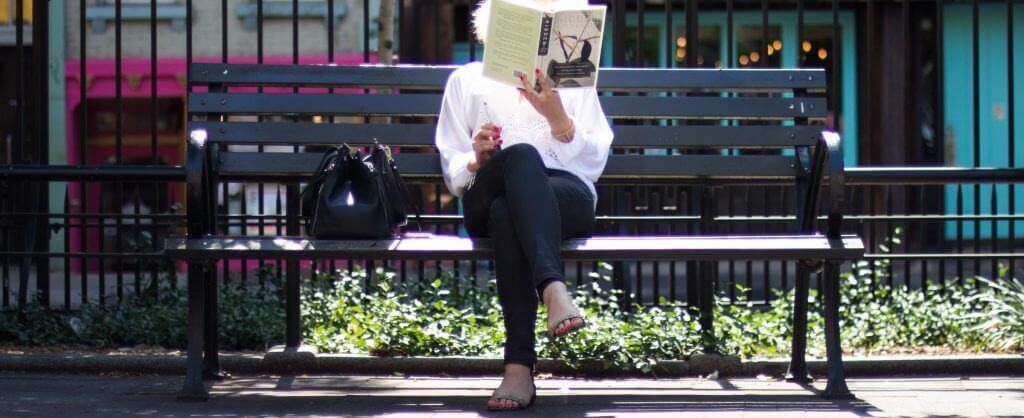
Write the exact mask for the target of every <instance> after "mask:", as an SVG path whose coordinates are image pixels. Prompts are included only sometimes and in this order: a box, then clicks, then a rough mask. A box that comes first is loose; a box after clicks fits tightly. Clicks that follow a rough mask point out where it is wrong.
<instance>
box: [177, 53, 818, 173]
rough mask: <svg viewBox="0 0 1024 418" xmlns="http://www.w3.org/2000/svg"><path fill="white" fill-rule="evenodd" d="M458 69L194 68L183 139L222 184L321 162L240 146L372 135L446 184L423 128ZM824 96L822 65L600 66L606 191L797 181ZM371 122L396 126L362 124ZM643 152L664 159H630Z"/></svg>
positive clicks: (307, 169)
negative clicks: (202, 136)
mask: <svg viewBox="0 0 1024 418" xmlns="http://www.w3.org/2000/svg"><path fill="white" fill-rule="evenodd" d="M455 68H456V67H452V66H433V67H427V66H394V67H385V66H321V65H252V64H192V66H191V69H190V77H191V78H190V80H189V83H190V86H192V87H193V91H194V92H193V93H190V94H189V97H188V112H189V131H190V132H191V131H193V130H195V129H204V130H205V131H206V132H207V135H208V136H207V141H208V143H209V144H211V145H212V149H214V150H215V153H216V157H215V158H214V159H213V160H212V164H213V167H211V168H212V170H213V172H214V173H216V175H217V177H219V178H220V179H223V180H231V181H268V180H269V181H282V182H295V181H302V180H304V179H306V178H308V177H309V175H310V173H311V172H312V170H313V169H314V167H315V165H316V163H317V162H319V160H320V154H319V153H317V152H291V151H292V150H300V149H299V148H289V152H256V149H254V148H255V147H239V146H242V145H249V146H252V145H261V146H270V145H286V146H296V147H297V146H306V145H335V144H339V143H348V144H350V145H368V144H371V143H372V142H373V139H374V138H377V139H379V140H380V142H381V143H384V144H388V145H392V146H400V147H402V149H403V151H407V150H408V149H409V148H421V149H422V150H421V151H420V152H400V153H398V154H397V155H396V160H397V162H398V164H399V167H400V168H401V170H402V172H403V174H404V175H406V176H408V177H412V178H414V179H416V178H419V179H438V178H440V176H441V167H440V160H439V157H438V156H437V154H436V149H434V148H433V144H434V123H433V120H432V119H429V118H430V117H436V115H437V113H438V111H439V109H440V103H441V97H442V96H441V95H442V93H443V91H442V90H443V87H444V85H445V81H446V80H447V78H448V75H449V74H450V73H451V72H452V71H453V70H454V69H455ZM203 86H205V87H206V89H205V90H206V91H203V90H204V89H203V88H202V87H203ZM825 86H826V78H825V72H824V70H820V69H788V70H774V69H757V70H750V69H740V70H733V69H729V70H726V69H722V70H714V69H625V68H605V69H602V70H601V77H600V79H599V84H598V90H599V92H601V93H608V94H602V96H601V105H602V107H603V108H604V111H605V113H606V115H607V116H608V117H609V118H611V119H612V123H613V130H614V131H615V141H614V143H613V144H612V147H613V150H615V152H613V155H612V156H610V157H609V161H608V165H607V167H606V169H605V172H604V175H603V176H602V179H601V182H602V183H611V182H622V183H644V184H647V183H651V182H664V183H672V184H681V183H702V184H708V183H710V184H754V183H758V182H760V181H764V180H769V181H778V180H780V179H793V180H795V179H797V178H799V177H801V176H804V175H805V174H806V170H807V169H808V165H807V159H808V156H809V155H810V154H809V152H810V151H811V150H812V149H813V148H814V147H815V146H816V145H817V143H818V141H819V138H820V134H821V131H822V126H820V125H815V124H813V122H814V121H816V120H822V119H824V118H825V117H826V116H827V109H826V98H825V97H824V94H823V92H824V89H825ZM282 116H284V117H282ZM373 116H384V117H391V118H393V119H392V120H390V121H388V122H389V123H374V119H373V118H370V119H367V118H366V117H373ZM337 117H347V118H337ZM737 121H744V122H754V123H742V124H741V123H738V122H737ZM780 121H781V122H780ZM328 122H329V123H328ZM758 123H761V124H758ZM642 149H660V150H669V151H668V152H659V153H652V152H636V151H637V150H642ZM727 149H738V150H740V151H739V152H734V153H732V152H731V153H727V152H725V151H724V150H727ZM780 149H791V150H793V151H794V152H785V153H780V152H777V151H778V150H780ZM744 150H754V152H747V151H744ZM765 151H767V152H765ZM683 152H687V153H686V154H682V153H683Z"/></svg>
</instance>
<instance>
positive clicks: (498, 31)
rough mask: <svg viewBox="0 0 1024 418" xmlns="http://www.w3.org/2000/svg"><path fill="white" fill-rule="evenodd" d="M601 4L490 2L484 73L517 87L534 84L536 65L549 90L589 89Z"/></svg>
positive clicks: (597, 61)
mask: <svg viewBox="0 0 1024 418" xmlns="http://www.w3.org/2000/svg"><path fill="white" fill-rule="evenodd" d="M605 12H606V7H605V6H586V7H583V8H572V9H568V8H566V9H559V10H539V9H535V8H532V7H530V6H527V5H524V4H520V3H516V2H514V1H510V0H494V1H493V2H492V4H491V12H490V17H489V23H488V30H487V44H486V45H485V47H484V62H483V64H484V76H486V77H489V78H491V79H494V80H497V81H499V82H502V83H505V84H509V85H512V86H516V87H520V86H522V83H521V82H520V81H519V77H520V76H523V77H525V78H526V79H527V82H528V83H529V84H531V85H534V86H536V85H537V80H536V79H537V77H536V74H535V73H534V69H535V68H539V69H541V71H543V72H544V73H545V75H546V76H547V77H548V79H549V80H550V81H551V83H552V87H554V88H556V89H557V88H572V87H593V86H594V85H595V84H597V73H598V67H599V66H600V59H601V44H602V35H603V33H604V24H605Z"/></svg>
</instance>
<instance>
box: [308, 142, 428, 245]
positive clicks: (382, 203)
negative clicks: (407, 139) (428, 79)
mask: <svg viewBox="0 0 1024 418" xmlns="http://www.w3.org/2000/svg"><path fill="white" fill-rule="evenodd" d="M375 143H376V141H375ZM300 204H301V207H302V216H303V218H304V219H305V223H306V234H307V235H309V236H312V237H314V238H317V239H386V238H390V237H394V236H395V235H397V231H398V228H399V227H401V226H405V225H406V224H407V223H408V219H409V212H410V211H415V212H416V216H417V218H416V219H417V224H418V221H419V210H418V209H416V207H415V205H413V204H412V199H410V197H409V192H408V189H407V188H406V185H405V182H404V181H403V180H402V177H401V174H400V173H399V172H398V167H397V165H396V164H395V161H394V159H393V158H392V156H391V150H390V148H388V147H387V146H383V145H380V144H379V143H376V145H375V146H374V149H373V151H372V152H370V154H369V155H367V156H366V157H365V158H363V156H362V155H361V153H359V152H355V153H352V151H351V149H350V148H349V147H348V145H341V146H337V147H331V148H330V149H328V150H327V151H326V152H325V153H324V156H323V158H322V159H321V161H320V164H318V165H317V169H316V171H314V172H313V176H312V178H311V179H310V182H309V185H308V186H307V187H306V188H305V189H304V190H303V191H302V194H301V196H300Z"/></svg>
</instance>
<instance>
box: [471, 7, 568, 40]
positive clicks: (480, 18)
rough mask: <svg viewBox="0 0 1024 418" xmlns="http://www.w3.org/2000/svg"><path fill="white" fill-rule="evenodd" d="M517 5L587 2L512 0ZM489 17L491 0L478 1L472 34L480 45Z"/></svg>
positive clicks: (485, 33) (485, 38)
mask: <svg viewBox="0 0 1024 418" xmlns="http://www.w3.org/2000/svg"><path fill="white" fill-rule="evenodd" d="M514 1H516V2H518V3H527V4H531V3H532V4H535V5H541V6H544V5H557V6H560V7H579V6H586V5H587V4H588V1H587V0H514ZM490 15H491V0H479V4H478V5H477V7H476V10H473V34H474V35H476V40H477V41H479V42H480V43H486V41H487V19H488V18H489V17H490Z"/></svg>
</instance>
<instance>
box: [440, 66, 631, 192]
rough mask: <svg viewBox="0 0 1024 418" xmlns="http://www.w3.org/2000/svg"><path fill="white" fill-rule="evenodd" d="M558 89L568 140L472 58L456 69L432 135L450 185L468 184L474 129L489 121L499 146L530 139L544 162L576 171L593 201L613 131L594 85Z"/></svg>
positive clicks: (462, 188) (455, 187)
mask: <svg viewBox="0 0 1024 418" xmlns="http://www.w3.org/2000/svg"><path fill="white" fill-rule="evenodd" d="M558 93H559V95H560V96H561V99H562V105H563V106H565V112H566V114H568V115H569V117H570V118H571V119H572V121H573V123H574V124H575V126H576V133H575V136H574V139H573V140H572V142H570V143H564V142H561V141H559V140H557V139H555V137H554V136H553V135H552V134H551V127H550V126H549V125H548V122H547V120H546V119H544V117H543V116H541V115H540V114H539V113H537V111H536V110H534V108H533V106H532V105H530V103H529V102H528V101H526V99H521V98H520V97H519V91H518V90H517V89H516V88H515V87H512V86H508V85H505V84H502V83H499V82H497V81H493V80H491V79H489V78H485V77H484V76H483V64H481V63H479V62H472V63H469V64H466V65H464V66H462V67H461V68H459V69H457V70H455V71H454V72H453V73H452V75H451V76H450V77H449V78H448V83H447V85H446V86H445V89H444V99H443V100H442V104H441V113H440V116H439V118H438V121H437V132H436V133H435V136H434V140H435V142H436V144H437V148H438V150H439V151H440V152H441V167H442V170H443V172H444V179H445V183H446V184H447V185H448V190H449V191H451V193H452V194H453V195H455V196H461V195H462V193H463V192H465V190H466V189H467V188H468V187H469V186H470V184H472V180H473V177H474V173H471V172H470V171H469V169H468V167H467V166H468V165H469V163H471V162H473V161H474V160H475V159H476V155H475V153H474V152H473V134H474V133H475V132H476V131H477V130H478V129H480V125H483V124H484V123H488V122H490V123H494V124H496V125H499V126H501V127H502V131H501V139H502V141H503V142H502V147H509V146H512V145H515V144H519V143H526V144H531V145H533V146H534V147H535V148H537V151H539V153H540V155H541V157H542V158H543V160H544V165H545V166H546V167H547V168H552V169H560V170H565V171H568V172H570V173H572V174H575V175H576V176H577V177H579V178H580V179H582V180H583V182H584V183H586V185H587V186H588V187H589V188H590V193H591V195H592V196H595V201H596V196H597V193H596V192H595V189H594V182H596V181H597V178H598V177H599V176H600V175H601V172H602V171H604V166H605V164H606V163H607V162H608V149H609V148H610V147H611V143H612V138H613V136H614V134H613V133H612V130H611V127H610V126H608V120H607V119H606V118H605V115H604V111H603V110H601V103H600V102H599V101H598V99H597V91H596V90H594V89H592V88H580V89H562V90H559V91H558Z"/></svg>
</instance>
